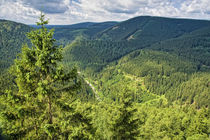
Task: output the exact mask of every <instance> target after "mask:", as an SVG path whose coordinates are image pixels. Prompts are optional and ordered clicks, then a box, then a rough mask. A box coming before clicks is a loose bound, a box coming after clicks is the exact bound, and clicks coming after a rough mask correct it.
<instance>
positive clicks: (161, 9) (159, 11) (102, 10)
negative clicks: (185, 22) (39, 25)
mask: <svg viewBox="0 0 210 140" xmlns="http://www.w3.org/2000/svg"><path fill="white" fill-rule="evenodd" d="M40 11H43V13H45V14H46V17H47V18H48V19H49V24H52V25H69V24H75V23H80V22H103V21H123V20H127V19H129V18H132V17H136V16H143V15H149V16H161V17H171V18H192V19H205V20H210V0H0V19H6V20H12V21H16V22H21V23H25V24H35V23H36V22H37V19H38V17H39V16H40Z"/></svg>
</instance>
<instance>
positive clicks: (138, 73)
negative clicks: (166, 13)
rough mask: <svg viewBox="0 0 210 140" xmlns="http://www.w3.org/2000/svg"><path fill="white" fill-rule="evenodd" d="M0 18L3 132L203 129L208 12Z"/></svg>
mask: <svg viewBox="0 0 210 140" xmlns="http://www.w3.org/2000/svg"><path fill="white" fill-rule="evenodd" d="M47 23H48V21H47V20H45V19H44V15H41V17H40V22H38V23H37V24H38V26H28V25H24V24H20V23H15V22H12V21H6V20H0V70H1V72H0V134H1V135H2V137H4V139H117V140H118V139H119V140H121V139H187V140H202V139H204V140H205V139H209V135H210V111H209V106H210V21H204V20H190V19H172V18H162V17H151V16H141V17H136V18H132V19H129V20H127V21H123V22H104V23H89V22H87V23H80V24H75V25H57V26H52V25H47Z"/></svg>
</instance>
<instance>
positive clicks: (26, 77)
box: [0, 14, 92, 139]
mask: <svg viewBox="0 0 210 140" xmlns="http://www.w3.org/2000/svg"><path fill="white" fill-rule="evenodd" d="M46 24H48V20H45V18H44V15H43V14H41V17H40V22H37V25H40V26H41V28H40V29H37V30H33V31H31V32H30V33H28V34H27V36H28V38H29V39H30V40H31V43H32V47H31V48H29V47H28V45H24V46H23V48H22V53H21V54H20V55H19V56H18V57H17V59H16V60H15V64H14V65H13V66H12V68H11V72H12V74H13V75H14V76H15V84H16V86H17V88H16V90H8V91H7V92H6V94H4V95H2V96H1V101H2V102H3V111H2V112H1V122H0V124H1V127H2V128H3V129H2V131H3V132H2V133H3V134H4V135H7V136H8V137H10V138H12V139H59V138H66V137H67V138H68V137H70V136H71V135H72V134H71V133H72V132H74V131H73V130H74V129H76V128H75V127H76V126H80V125H79V124H80V123H83V124H85V125H86V126H85V127H83V128H80V130H81V129H86V128H88V129H91V128H92V127H91V123H90V121H91V120H90V119H85V117H84V116H83V115H84V114H82V113H79V112H78V111H77V109H76V106H72V103H73V100H75V97H74V93H76V92H77V91H78V89H80V81H79V80H78V78H77V70H76V69H75V68H74V69H72V70H70V71H69V72H68V73H66V72H65V70H64V68H63V67H62V65H61V60H62V47H58V46H56V45H55V41H56V40H55V39H53V30H50V31H49V30H48V29H47V28H46V27H45V26H44V25H46ZM75 114H76V115H75ZM81 118H82V121H81V122H80V121H74V119H77V120H79V119H81ZM68 120H72V121H70V122H71V123H69V125H72V127H67V128H69V129H70V130H68V131H67V130H64V128H63V127H64V125H63V123H64V122H63V121H68ZM82 126H84V125H82ZM89 126H90V127H89ZM67 128H66V129H67ZM65 132H68V133H65ZM83 132H85V131H82V132H80V133H79V134H78V135H80V137H82V136H83V134H82V133H83Z"/></svg>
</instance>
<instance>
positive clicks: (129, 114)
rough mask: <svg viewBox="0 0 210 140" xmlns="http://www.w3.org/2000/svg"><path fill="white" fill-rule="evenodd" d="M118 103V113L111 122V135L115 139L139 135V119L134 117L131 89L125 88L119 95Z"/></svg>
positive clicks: (127, 138) (133, 137)
mask: <svg viewBox="0 0 210 140" xmlns="http://www.w3.org/2000/svg"><path fill="white" fill-rule="evenodd" d="M119 103H120V104H119V107H118V111H119V112H118V115H117V116H115V118H116V119H114V121H112V122H111V124H112V126H111V131H112V132H113V136H112V137H113V139H116V140H135V139H137V136H138V135H139V130H138V121H139V119H138V118H136V117H135V113H136V112H137V109H136V108H135V107H134V105H133V103H134V102H133V98H132V93H131V91H129V90H125V91H124V92H123V94H122V95H121V97H120V101H119Z"/></svg>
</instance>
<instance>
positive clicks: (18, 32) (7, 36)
mask: <svg viewBox="0 0 210 140" xmlns="http://www.w3.org/2000/svg"><path fill="white" fill-rule="evenodd" d="M31 29H32V28H31V27H29V26H28V25H24V24H21V23H16V22H12V21H7V20H0V68H8V66H9V65H10V64H11V62H12V61H13V59H15V58H16V55H17V53H18V52H20V50H21V47H22V44H23V43H28V40H27V38H26V33H27V32H29V31H30V30H31Z"/></svg>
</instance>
